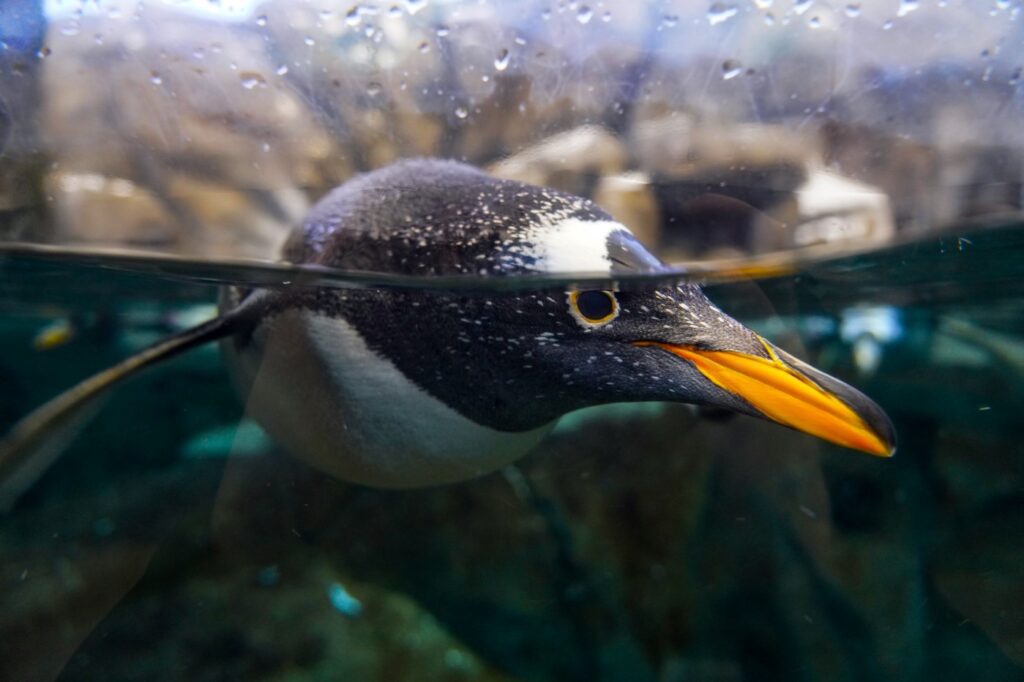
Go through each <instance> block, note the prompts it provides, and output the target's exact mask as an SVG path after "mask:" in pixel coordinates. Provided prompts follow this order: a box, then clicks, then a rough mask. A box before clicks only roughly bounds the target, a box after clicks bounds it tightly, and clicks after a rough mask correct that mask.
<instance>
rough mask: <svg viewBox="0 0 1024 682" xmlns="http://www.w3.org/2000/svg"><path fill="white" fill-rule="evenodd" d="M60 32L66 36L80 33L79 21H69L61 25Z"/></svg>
mask: <svg viewBox="0 0 1024 682" xmlns="http://www.w3.org/2000/svg"><path fill="white" fill-rule="evenodd" d="M60 32H61V33H62V34H64V35H66V36H77V35H78V22H77V21H69V22H68V23H66V24H64V26H62V27H61V29H60Z"/></svg>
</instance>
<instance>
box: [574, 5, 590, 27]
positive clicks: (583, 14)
mask: <svg viewBox="0 0 1024 682" xmlns="http://www.w3.org/2000/svg"><path fill="white" fill-rule="evenodd" d="M593 17H594V12H593V10H591V9H590V7H588V6H587V5H580V8H579V10H577V12H576V21H578V22H580V23H581V24H588V23H590V20H591V19H592V18H593Z"/></svg>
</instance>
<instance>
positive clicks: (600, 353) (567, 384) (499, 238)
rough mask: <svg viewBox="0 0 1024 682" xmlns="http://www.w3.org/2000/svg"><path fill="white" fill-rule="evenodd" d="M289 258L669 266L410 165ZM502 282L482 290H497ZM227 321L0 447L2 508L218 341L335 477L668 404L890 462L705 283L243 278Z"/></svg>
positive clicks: (472, 178) (348, 191)
mask: <svg viewBox="0 0 1024 682" xmlns="http://www.w3.org/2000/svg"><path fill="white" fill-rule="evenodd" d="M282 255H283V258H284V259H285V260H287V261H290V262H295V263H308V264H315V265H322V266H327V267H332V268H340V269H346V270H369V271H377V272H388V273H394V274H401V275H415V276H423V277H432V276H451V275H475V276H480V277H481V281H482V282H484V281H485V280H484V278H486V279H487V280H492V279H493V278H503V277H510V276H524V275H525V276H528V275H531V274H538V273H542V274H554V273H565V274H566V275H568V276H569V277H568V278H567V281H571V276H577V277H580V276H584V275H585V276H594V275H597V276H600V277H604V276H607V277H608V279H609V280H610V281H614V280H615V279H616V278H617V277H619V276H621V275H626V274H629V275H636V274H650V275H654V276H656V275H658V274H659V273H667V272H668V271H669V270H668V268H667V267H666V266H665V265H664V264H663V263H662V262H661V261H660V260H658V259H657V258H656V257H655V256H653V255H652V254H651V253H650V252H648V251H647V250H646V249H645V248H644V247H643V246H642V245H641V244H640V243H639V242H638V241H637V240H636V239H635V238H634V237H633V235H632V234H631V233H630V232H629V230H628V229H627V228H626V227H625V226H623V225H621V224H620V223H618V222H616V221H615V220H614V219H613V218H612V217H611V216H610V215H608V214H607V213H605V212H604V211H603V210H601V209H600V208H599V207H597V206H596V205H595V204H593V203H591V202H589V201H587V200H585V199H582V198H579V197H575V196H572V195H569V194H565V193H562V192H558V191H554V190H550V189H546V188H542V187H535V186H531V185H526V184H522V183H517V182H512V181H507V180H498V179H495V178H491V177H490V176H488V175H486V174H484V173H482V172H480V171H479V170H477V169H475V168H472V167H470V166H466V165H464V164H460V163H455V162H451V161H438V160H429V159H423V160H411V161H403V162H399V163H396V164H394V165H392V166H389V167H387V168H384V169H381V170H378V171H374V172H371V173H367V174H364V175H361V176H358V177H356V178H354V179H352V180H350V181H349V182H347V183H346V184H344V185H342V186H341V187H339V188H338V189H336V190H334V191H333V192H331V193H330V194H328V195H327V196H326V197H324V198H323V199H322V200H321V201H320V202H319V203H318V204H317V205H316V206H315V207H314V208H313V209H312V210H311V211H310V213H309V216H308V217H307V219H306V221H305V222H304V224H303V225H302V226H301V227H299V228H297V229H296V230H295V231H294V232H293V233H292V234H291V235H290V236H289V238H288V240H287V241H286V244H285V246H284V249H283V254H282ZM485 287H486V288H485ZM221 307H222V314H221V316H220V317H218V318H216V319H215V320H212V321H211V322H208V323H206V324H205V325H200V326H199V327H197V328H195V329H192V330H188V331H186V332H184V333H182V334H181V335H179V336H178V337H173V338H171V339H168V340H167V341H164V342H162V343H160V344H157V345H156V346H154V347H153V348H150V349H147V350H146V351H143V352H142V353H140V354H138V355H137V356H133V357H132V358H128V359H127V360H125V361H124V362H122V363H121V364H120V365H118V366H115V367H114V368H111V369H110V370H107V371H106V372H103V373H101V374H99V375H97V376H95V377H92V378H90V379H88V380H86V381H85V382H82V384H79V385H78V386H76V387H74V388H72V389H71V390H69V391H68V392H66V393H65V394H62V395H61V396H58V397H57V398H55V399H54V400H52V401H51V402H50V403H47V404H45V405H43V406H42V407H41V408H39V409H38V410H36V411H35V412H33V413H31V414H30V415H29V416H28V417H26V418H25V419H23V420H22V421H21V422H19V423H18V424H17V425H16V426H15V428H14V429H13V430H12V432H11V433H10V434H9V436H8V437H7V438H6V439H5V440H4V441H3V442H0V505H2V504H3V503H4V501H5V499H6V500H7V501H8V502H10V501H12V500H13V499H16V497H17V495H18V494H20V492H21V491H22V490H24V489H25V487H27V485H30V484H31V481H33V480H35V478H36V477H38V475H39V474H40V473H41V471H42V470H44V469H45V467H46V466H48V465H49V463H50V462H52V460H53V458H54V457H55V456H56V455H55V454H54V452H55V449H54V447H53V444H52V442H51V441H53V440H54V439H53V438H51V437H49V436H50V435H51V434H54V433H62V432H63V431H65V430H66V428H67V426H68V425H69V424H71V423H73V422H75V421H76V420H80V418H81V416H82V415H83V414H84V413H85V412H86V411H87V410H86V408H87V407H88V406H89V405H90V404H91V403H92V402H93V401H94V400H95V398H97V397H98V396H99V395H101V394H103V393H104V392H105V391H107V390H109V389H110V388H111V387H112V386H114V385H115V384H116V383H117V382H119V381H120V380H122V379H123V378H125V377H126V376H129V375H130V374H132V373H134V372H135V371H137V370H138V369H141V368H142V367H145V366H148V365H149V364H153V363H154V362H158V361H161V360H163V359H165V358H167V357H172V356H173V355H175V354H177V353H180V352H183V351H185V350H188V349H189V348H192V347H194V346H196V345H199V344H202V343H207V342H210V341H214V340H220V342H221V345H222V348H223V349H224V352H225V354H226V356H227V359H228V363H229V366H230V367H231V368H232V371H233V373H234V374H235V376H236V380H237V384H238V386H239V388H240V392H241V394H242V396H243V399H245V400H246V401H247V406H248V411H249V413H250V414H251V415H252V416H254V417H255V418H256V420H257V421H258V422H259V423H260V424H261V425H262V426H263V427H264V428H265V429H266V430H267V431H268V432H269V433H270V435H271V436H272V437H273V438H274V439H276V440H277V441H278V442H280V443H281V444H282V445H283V446H284V447H285V448H286V449H287V450H288V451H290V452H292V453H293V454H294V455H296V456H298V457H300V458H302V459H304V460H306V461H307V462H309V463H311V464H312V465H314V466H316V467H317V468H319V469H321V470H324V471H326V472H328V473H330V474H332V475H334V476H336V477H338V478H341V479H344V480H349V481H353V482H357V483H364V484H368V485H374V486H380V487H415V486H423V485H432V484H437V483H445V482H452V481H458V480H463V479H466V478H471V477H473V476H477V475H480V474H483V473H486V472H489V471H493V470H494V469H496V468H499V467H501V466H503V465H505V464H507V463H509V462H511V461H514V460H515V459H517V458H518V457H521V456H522V455H524V454H525V453H526V452H528V451H529V450H530V449H531V448H532V447H533V446H534V445H536V444H537V442H539V440H540V439H541V438H542V437H543V435H544V434H545V433H546V432H547V431H548V430H549V429H550V428H551V427H552V425H553V424H554V422H555V421H556V420H557V419H558V418H559V417H560V416H562V415H564V414H566V413H568V412H571V411H573V410H576V409H579V408H582V407H587V406H590V405H597V404H602V403H613V402H624V401H649V400H670V401H679V402H689V403H695V404H699V405H707V406H711V407H716V408H724V409H728V410H731V411H735V412H741V413H746V414H750V415H754V416H758V417H762V418H767V419H772V420H774V421H778V422H780V423H782V424H785V425H787V426H790V427H793V428H797V429H800V430H804V431H807V432H808V433H811V434H813V435H816V436H819V437H822V438H825V439H827V440H831V441H833V442H836V443H839V444H841V445H844V446H847V447H852V448H856V449H861V450H865V451H868V452H871V453H873V454H877V455H888V454H891V453H892V450H893V442H894V436H893V433H892V426H891V424H890V423H889V422H888V419H887V418H886V417H885V415H884V413H883V412H882V411H881V409H880V408H879V407H878V406H877V405H875V404H874V403H872V402H871V401H870V400H869V399H867V398H866V397H865V396H863V395H862V394H860V393H859V392H857V391H856V390H854V389H853V388H851V387H849V386H847V385H845V384H843V383H842V382H840V381H838V380H836V379H834V378H832V377H829V376H828V375H826V374H824V373H822V372H820V371H818V370H815V369H814V368H812V367H810V366H808V365H806V364H804V363H802V362H801V361H799V360H797V359H796V358H794V357H792V356H790V355H788V354H786V353H785V352H784V351H782V350H780V349H778V348H775V347H774V346H772V345H771V344H770V343H768V342H767V341H765V340H764V339H762V338H761V337H760V336H758V335H757V334H755V333H754V332H752V331H750V330H749V329H746V328H745V327H743V326H742V325H741V324H739V323H738V322H736V321H735V320H733V319H732V318H730V317H728V316H727V315H726V314H725V313H723V312H722V311H721V310H719V309H718V308H717V307H716V306H714V304H712V303H711V302H710V301H709V300H708V299H707V298H706V297H705V296H704V294H703V292H702V291H701V290H700V288H699V287H698V286H696V285H695V284H689V283H684V284H677V283H672V282H671V280H670V279H666V278H661V279H658V278H657V277H654V278H652V279H651V280H650V281H649V283H648V284H646V285H643V286H639V287H630V288H629V289H628V290H621V291H619V290H615V289H614V288H613V289H606V290H582V291H581V290H577V289H575V288H573V287H569V288H565V287H550V286H549V287H547V288H540V289H530V290H515V291H502V290H496V288H495V287H487V286H486V284H485V285H483V286H482V288H481V290H480V291H441V290H430V289H414V288H351V289H341V288H309V287H285V288H255V289H244V288H238V287H228V288H226V290H225V292H224V294H223V296H222V301H221Z"/></svg>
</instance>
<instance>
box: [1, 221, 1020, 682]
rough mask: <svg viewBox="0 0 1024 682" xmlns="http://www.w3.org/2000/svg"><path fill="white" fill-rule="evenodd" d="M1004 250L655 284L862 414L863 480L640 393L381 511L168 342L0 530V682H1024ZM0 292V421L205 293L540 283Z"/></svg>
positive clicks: (81, 281)
mask: <svg viewBox="0 0 1024 682" xmlns="http://www.w3.org/2000/svg"><path fill="white" fill-rule="evenodd" d="M1022 256H1024V223H1020V222H1017V221H1014V220H1004V221H990V222H989V223H988V224H984V225H982V224H978V223H975V224H970V225H967V224H964V225H961V226H959V227H958V228H956V229H953V230H950V231H946V232H944V233H943V234H941V235H934V236H928V237H923V238H919V239H917V240H908V241H905V242H904V243H900V244H897V245H894V246H891V247H887V248H885V249H880V250H875V251H865V252H861V253H856V254H852V255H847V256H842V257H816V258H808V257H804V258H801V259H792V258H789V259H783V260H781V261H780V260H778V259H776V260H774V261H768V260H765V259H754V260H745V261H730V262H711V263H704V264H703V265H699V264H684V265H685V267H681V268H680V271H679V272H678V273H676V274H674V275H672V277H673V278H675V279H678V278H699V279H702V280H708V281H710V282H711V283H712V284H711V285H710V286H709V287H708V289H707V291H708V293H709V295H711V296H712V298H713V299H714V300H715V301H716V302H717V303H718V304H719V305H720V306H722V307H723V308H724V309H725V310H727V311H728V312H730V313H732V314H734V315H736V316H737V317H738V318H739V319H741V320H742V321H743V322H745V323H747V324H749V325H751V326H753V327H755V328H756V329H758V330H759V331H761V332H762V333H764V334H766V335H768V336H769V337H770V338H772V339H773V340H774V341H776V342H777V343H779V344H780V345H782V346H783V347H785V348H788V349H790V350H792V351H793V352H795V353H797V354H798V355H800V356H801V357H803V358H805V359H807V360H809V361H811V362H813V363H814V364H816V365H817V366H819V367H821V368H823V369H825V370H827V371H829V372H831V373H833V374H836V375H838V376H841V377H843V378H845V379H846V380H848V381H850V382H851V383H853V384H855V385H857V386H858V387H860V388H862V389H863V390H865V391H866V392H867V393H868V394H869V395H871V396H872V397H873V398H875V399H877V400H878V401H879V402H880V403H881V404H882V406H883V407H884V408H885V409H886V410H887V412H888V413H889V414H890V416H891V417H892V418H893V421H894V422H895V425H896V429H897V432H898V434H899V450H898V453H897V456H896V457H895V458H893V459H891V460H882V459H876V458H872V457H868V456H865V455H860V454H857V453H853V452H850V451H845V450H841V449H838V448H835V447H833V446H828V445H824V444H822V443H820V442H818V441H815V440H813V439H811V438H809V437H807V436H803V435H800V434H797V433H795V432H791V431H789V430H786V429H783V428H781V427H778V426H775V425H772V424H769V423H765V422H760V421H757V420H754V419H749V418H745V417H734V418H728V417H725V416H723V415H721V414H700V413H697V412H695V411H693V410H692V409H690V408H688V407H687V406H683V405H668V404H666V405H660V404H643V405H635V406H630V407H620V406H617V407H607V408H600V409H596V410H591V411H588V412H584V413H577V414H574V415H570V416H569V417H567V418H566V419H564V420H563V422H562V423H561V425H560V426H559V428H558V429H557V430H556V431H555V432H554V433H553V434H552V435H551V436H549V437H548V438H547V439H546V440H545V441H544V443H543V444H542V445H541V447H540V448H539V449H538V450H537V451H536V452H534V453H533V454H531V455H529V456H528V457H527V458H526V459H524V460H522V461H521V462H520V463H519V464H518V465H516V466H515V467H512V468H509V469H507V470H505V471H503V472H499V473H496V474H492V475H489V476H485V477H483V478H480V479H478V480H474V481H470V482H467V483H462V484H456V485H450V486H444V487H440V488H433V489H425V490H416V491H406V492H394V491H390V492H389V491H378V490H372V489H369V488H363V487H359V486H354V485H350V484H346V483H342V482H339V481H336V480H333V479H330V478H327V477H325V476H323V475H321V474H318V473H316V472H314V471H312V470H311V469H309V468H308V467H306V466H305V465H303V464H301V463H299V462H297V461H296V460H293V459H292V458H290V457H288V456H286V455H283V454H281V453H280V452H279V451H278V449H277V448H276V447H275V445H274V444H273V443H272V442H271V441H270V440H269V439H268V438H267V437H266V436H264V435H263V434H262V433H261V432H260V430H259V429H258V427H255V426H254V425H253V424H252V423H251V422H248V421H245V420H243V406H242V404H241V403H240V402H239V400H238V399H237V398H236V396H235V395H234V393H233V391H232V389H231V387H230V381H229V378H228V376H227V373H226V371H225V369H224V366H223V363H222V360H221V358H220V356H219V353H218V351H217V350H216V348H215V347H206V348H201V349H198V350H196V351H193V352H191V353H189V354H187V355H185V356H182V357H180V358H178V359H176V360H173V361H171V362H170V363H168V364H167V365H165V366H163V367H158V368H154V369H153V370H151V371H149V372H147V373H145V374H143V375H142V376H140V377H139V378H138V379H136V380H134V381H132V382H131V383H129V384H127V385H125V386H124V387H123V388H122V389H120V390H118V391H117V393H116V394H115V395H114V396H113V397H112V398H111V399H110V400H109V402H108V403H107V404H106V405H105V406H104V409H103V412H102V413H101V414H100V415H99V416H98V417H97V418H96V419H95V421H94V422H93V423H92V424H91V425H90V426H88V427H87V428H86V429H85V431H84V432H83V433H82V434H81V435H80V437H79V438H77V439H76V440H75V441H74V442H73V443H72V445H71V447H70V449H69V451H68V452H67V453H66V455H65V456H64V457H63V458H62V459H61V460H60V461H59V463H58V464H57V465H56V466H55V467H54V468H53V469H52V470H51V471H50V472H49V473H48V474H47V475H46V476H45V477H44V478H43V480H42V481H41V482H40V483H39V485H38V486H36V487H35V488H34V489H33V491H32V492H31V493H30V494H29V495H28V496H27V497H26V498H25V499H23V500H22V501H21V503H20V504H19V506H18V507H17V508H16V509H15V511H14V512H13V513H12V514H11V515H10V516H8V517H7V518H5V519H4V521H3V522H2V523H0V557H2V558H0V579H2V581H3V586H4V587H3V590H4V592H3V593H4V595H5V601H6V605H5V608H4V609H2V610H0V635H2V636H0V642H3V643H4V644H0V646H2V647H5V649H4V650H5V651H6V652H7V653H5V654H4V655H3V656H0V660H2V661H3V663H0V666H3V668H2V669H3V677H4V678H5V679H30V678H37V679H46V678H49V677H52V676H53V675H55V674H56V673H57V672H58V671H62V673H61V675H62V677H61V679H118V680H135V679H138V680H144V679H145V680H150V679H200V680H202V679H211V680H219V679H231V678H237V679H271V678H273V679H295V680H302V679H338V678H345V679H427V680H430V679H445V680H449V679H457V680H463V679H465V680H498V679H501V680H513V679H559V680H565V679H588V680H590V679H610V680H611V679H631V680H648V679H649V680H656V679H658V680H661V679H668V680H688V679H697V680H739V679H744V680H745V679H750V680H762V679H763V680H775V679H800V680H818V679H822V680H826V679H827V680H860V679H865V680H866V679H871V680H897V679H898V680H904V679H920V680H925V679H927V680H931V679H979V678H984V679H989V680H1017V679H1021V676H1022V668H1021V664H1022V661H1024V649H1022V648H1021V645H1020V642H1021V641H1022V638H1024V621H1022V620H1021V618H1020V616H1019V613H1018V611H1019V609H1018V608H1017V607H1016V605H1017V604H1018V603H1019V602H1020V597H1021V593H1020V592H1021V585H1024V575H1022V569H1021V566H1024V562H1022V561H1021V558H1022V551H1024V548H1022V546H1021V543H1020V538H1021V537H1022V531H1024V515H1022V510H1024V506H1022V504H1021V500H1022V499H1024V498H1022V495H1024V460H1022V459H1021V446H1020V443H1019V440H1018V434H1019V416H1018V415H1019V414H1020V411H1021V409H1022V408H1024V352H1022V350H1021V349H1022V348H1024V345H1022V341H1021V336H1022V334H1024V315H1022V312H1024V310H1022V309H1024V266H1022V265H1021V263H1022ZM0 270H2V277H0V306H2V310H3V315H2V316H0V349H2V351H3V352H2V354H0V377H2V379H3V381H2V385H3V386H4V387H5V390H4V391H3V392H2V394H0V428H3V427H6V426H7V425H9V424H11V423H12V422H13V421H14V419H16V418H17V417H19V416H20V415H21V414H22V413H23V412H24V411H25V409H26V407H27V406H29V405H33V404H37V403H39V402H41V401H43V400H45V399H47V398H48V397H51V396H52V395H54V394H55V393H56V392H59V391H60V390H62V389H63V388H66V387H67V386H68V385H70V383H72V382H73V381H75V380H78V379H80V378H82V377H83V376H85V375H87V374H88V373H90V372H92V371H95V370H98V369H100V368H102V367H104V366H106V365H108V364H110V363H112V362H114V361H115V360H117V359H119V358H122V357H124V356H125V355H127V354H129V353H131V352H133V351H134V350H137V349H139V348H141V347H143V346H144V345H146V344H148V343H151V342H153V341H155V340H157V339H159V338H161V337H163V336H165V335H167V334H169V333H171V332H173V331H175V330H177V329H180V328H183V327H185V326H188V325H190V324H194V323H195V322H197V321H198V320H200V319H202V318H203V317H204V316H208V315H210V314H212V306H211V304H212V302H213V301H214V300H215V297H216V287H215V283H223V282H231V281H234V282H243V283H260V284H264V285H270V284H274V283H276V284H274V285H275V286H299V285H300V283H301V284H306V283H316V284H319V285H329V286H358V287H375V286H388V287H392V288H394V287H399V288H401V287H406V288H408V287H416V288H423V287H429V288H430V290H432V291H437V292H438V295H443V294H444V292H446V291H447V292H451V291H453V290H457V292H458V293H459V295H466V296H480V295H487V296H494V295H503V294H505V293H509V292H514V291H522V290H523V288H524V287H537V286H543V287H545V288H550V287H556V286H565V285H566V284H567V283H568V282H569V278H565V277H557V276H556V277H551V278H547V279H544V280H542V281H525V282H520V281H501V280H481V279H475V280H444V281H426V280H409V279H400V278H399V279H394V278H389V277H388V276H387V275H386V273H385V274H381V273H371V274H366V273H344V272H322V271H310V270H308V269H304V268H297V267H293V266H269V265H267V264H263V263H249V262H246V263H197V262H192V261H188V260H185V259H152V258H151V259H148V260H147V259H146V258H142V257H139V256H135V255H124V254H121V255H118V256H115V255H111V254H105V255H102V256H99V257H94V258H85V257H84V256H83V254H81V253H65V252H52V251H51V252H45V251H39V250H35V251H32V250H28V249H24V248H22V249H20V250H19V251H18V252H17V253H13V252H8V253H7V255H6V256H4V257H3V258H2V260H0ZM757 273H760V276H757V277H755V276H753V275H755V274H757ZM304 278H305V279H304ZM286 281H287V282H291V284H288V285H286V284H284V282H286ZM584 283H585V284H588V285H590V284H593V285H597V284H599V282H597V281H590V280H588V281H586V282H584ZM651 283H652V282H636V281H633V282H623V283H622V286H624V287H631V286H641V285H649V284H651ZM55 322H57V323H61V324H63V327H61V326H60V325H58V326H57V327H56V328H55V327H54V326H53V325H54V323H55ZM47 330H48V331H49V333H48V334H43V332H46V331H47ZM41 338H42V339H43V341H42V342H40V339H41ZM12 643H16V646H17V651H18V655H17V656H16V657H15V656H11V655H10V650H11V649H10V648H11V647H12V646H15V644H12Z"/></svg>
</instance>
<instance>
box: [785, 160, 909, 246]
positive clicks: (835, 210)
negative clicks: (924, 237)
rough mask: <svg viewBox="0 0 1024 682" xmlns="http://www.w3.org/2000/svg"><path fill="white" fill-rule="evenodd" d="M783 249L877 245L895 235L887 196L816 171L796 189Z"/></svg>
mask: <svg viewBox="0 0 1024 682" xmlns="http://www.w3.org/2000/svg"><path fill="white" fill-rule="evenodd" d="M795 208H796V212H797V213H796V216H795V218H794V220H793V222H792V223H791V224H792V225H793V227H792V229H791V230H790V231H789V233H790V237H789V240H788V243H786V244H783V246H784V247H786V248H801V247H806V246H814V245H819V244H838V243H842V242H845V243H848V244H851V245H854V246H858V247H861V246H871V245H880V244H885V243H887V242H889V241H890V240H891V239H892V237H893V236H894V234H895V227H894V225H893V218H892V208H891V207H890V205H889V197H888V196H887V195H886V194H885V193H884V192H883V191H881V190H880V189H878V188H877V187H873V186H871V185H868V184H865V183H862V182H857V181H855V180H851V179H849V178H844V177H842V176H840V175H836V174H835V173H829V172H827V171H822V170H816V171H813V172H812V173H811V174H810V176H809V177H808V178H807V181H806V182H805V183H804V184H802V185H800V187H798V188H797V189H796V207H795Z"/></svg>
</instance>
